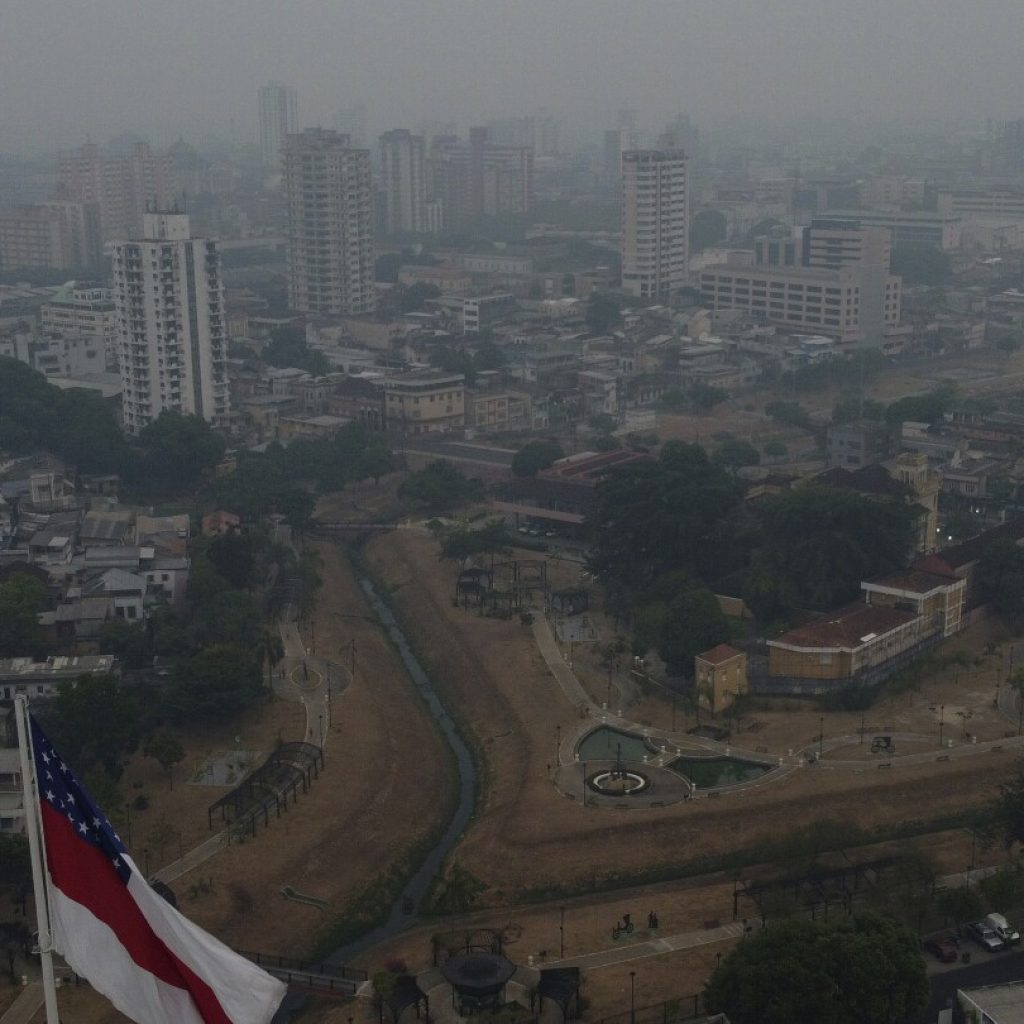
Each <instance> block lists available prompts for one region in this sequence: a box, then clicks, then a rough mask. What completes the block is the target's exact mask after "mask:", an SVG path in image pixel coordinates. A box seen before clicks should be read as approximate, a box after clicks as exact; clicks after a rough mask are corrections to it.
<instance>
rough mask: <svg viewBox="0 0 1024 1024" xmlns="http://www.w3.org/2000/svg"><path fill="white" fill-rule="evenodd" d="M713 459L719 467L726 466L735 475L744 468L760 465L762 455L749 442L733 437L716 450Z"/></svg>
mask: <svg viewBox="0 0 1024 1024" xmlns="http://www.w3.org/2000/svg"><path fill="white" fill-rule="evenodd" d="M711 458H712V460H713V461H714V462H716V463H717V464H718V465H719V466H724V467H725V468H726V469H727V470H729V472H730V473H735V472H736V470H737V469H740V468H742V467H743V466H757V465H760V462H761V453H760V452H759V451H758V450H757V449H756V448H755V447H754V446H753V445H752V444H751V443H750V442H749V441H743V440H741V439H740V438H736V437H731V438H728V439H727V440H725V441H723V442H722V443H721V444H720V445H719V446H718V447H717V448H716V449H715V451H714V454H713V455H712V456H711Z"/></svg>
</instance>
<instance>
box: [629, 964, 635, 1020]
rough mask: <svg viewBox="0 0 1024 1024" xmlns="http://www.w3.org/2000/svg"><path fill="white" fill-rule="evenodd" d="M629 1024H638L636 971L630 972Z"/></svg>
mask: <svg viewBox="0 0 1024 1024" xmlns="http://www.w3.org/2000/svg"><path fill="white" fill-rule="evenodd" d="M629 1024H636V971H630V972H629Z"/></svg>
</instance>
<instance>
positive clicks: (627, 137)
mask: <svg viewBox="0 0 1024 1024" xmlns="http://www.w3.org/2000/svg"><path fill="white" fill-rule="evenodd" d="M642 148H643V137H642V136H641V134H640V133H639V132H638V131H636V130H634V129H633V128H612V129H610V130H608V131H606V132H605V133H604V180H605V184H606V185H610V186H611V187H613V188H614V187H617V186H618V184H619V182H620V181H621V180H622V154H623V153H626V152H629V151H631V150H635V149H642Z"/></svg>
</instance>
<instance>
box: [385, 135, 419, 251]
mask: <svg viewBox="0 0 1024 1024" xmlns="http://www.w3.org/2000/svg"><path fill="white" fill-rule="evenodd" d="M426 162H427V161H426V153H425V150H424V145H423V136H422V135H413V134H412V132H410V131H408V130H407V129H404V128H402V129H396V130H395V131H390V132H385V133H384V134H383V135H382V136H381V137H380V179H381V180H380V187H381V193H382V196H383V207H384V208H383V210H382V211H381V212H382V223H383V227H384V233H385V234H388V235H397V234H401V233H415V232H421V231H426V230H427V223H426V221H427V216H426V209H425V207H426V202H427V168H426Z"/></svg>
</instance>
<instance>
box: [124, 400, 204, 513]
mask: <svg viewBox="0 0 1024 1024" xmlns="http://www.w3.org/2000/svg"><path fill="white" fill-rule="evenodd" d="M223 456H224V439H223V438H222V437H221V436H220V435H219V434H216V433H214V430H213V428H212V427H211V426H210V424H209V423H207V422H206V420H204V419H203V418H202V417H201V416H183V415H181V413H176V412H162V413H161V414H160V415H159V416H158V417H157V418H156V419H155V420H154V421H153V422H152V423H150V424H149V425H148V426H147V427H144V428H143V430H142V431H141V432H140V433H139V439H138V452H137V457H136V459H135V461H134V463H133V465H132V468H131V471H130V475H131V477H132V479H133V482H134V483H135V484H136V485H137V486H139V487H141V488H144V489H146V490H149V491H154V492H157V493H160V494H187V493H190V492H192V491H195V490H196V488H198V487H199V485H200V484H201V483H202V482H203V480H204V479H205V478H206V477H207V476H208V475H209V474H210V473H211V472H212V470H213V468H214V466H216V465H217V463H218V462H220V460H221V459H222V458H223Z"/></svg>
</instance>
